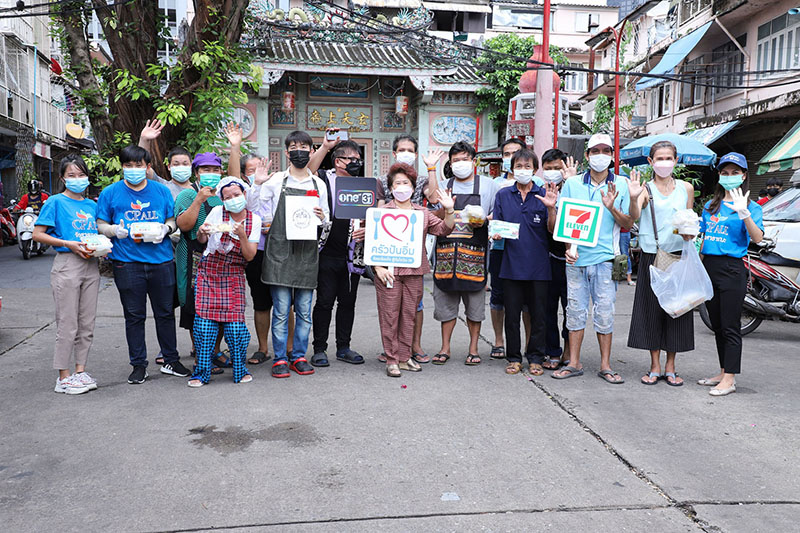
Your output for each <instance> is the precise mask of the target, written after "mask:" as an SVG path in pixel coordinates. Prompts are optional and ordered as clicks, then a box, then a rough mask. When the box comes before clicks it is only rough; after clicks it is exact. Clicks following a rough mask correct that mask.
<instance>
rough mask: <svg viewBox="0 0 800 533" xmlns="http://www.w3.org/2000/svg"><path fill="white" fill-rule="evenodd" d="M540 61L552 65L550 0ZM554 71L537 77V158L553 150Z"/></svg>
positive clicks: (540, 73)
mask: <svg viewBox="0 0 800 533" xmlns="http://www.w3.org/2000/svg"><path fill="white" fill-rule="evenodd" d="M540 55H541V57H540V58H539V59H540V61H542V62H544V63H550V62H551V59H550V0H544V16H543V20H542V52H541V54H540ZM553 117H554V115H553V71H552V70H549V69H548V70H538V71H537V76H536V110H535V112H534V115H533V127H534V131H533V151H534V152H535V153H536V155H537V157H541V156H542V154H543V153H544V152H545V151H547V150H549V149H550V148H553Z"/></svg>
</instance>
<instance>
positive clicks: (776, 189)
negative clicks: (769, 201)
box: [767, 187, 781, 197]
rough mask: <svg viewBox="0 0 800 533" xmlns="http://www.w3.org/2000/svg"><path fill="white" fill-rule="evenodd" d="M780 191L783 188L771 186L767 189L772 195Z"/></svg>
mask: <svg viewBox="0 0 800 533" xmlns="http://www.w3.org/2000/svg"><path fill="white" fill-rule="evenodd" d="M779 192H781V190H780V189H779V188H777V187H770V188H768V189H767V195H768V196H770V197H771V196H777V195H778V193H779Z"/></svg>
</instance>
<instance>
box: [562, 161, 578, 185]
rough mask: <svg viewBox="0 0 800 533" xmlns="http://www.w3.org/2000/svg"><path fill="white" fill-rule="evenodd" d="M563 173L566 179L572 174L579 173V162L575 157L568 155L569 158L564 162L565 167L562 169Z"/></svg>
mask: <svg viewBox="0 0 800 533" xmlns="http://www.w3.org/2000/svg"><path fill="white" fill-rule="evenodd" d="M561 174H562V175H563V176H564V179H565V180H566V179H567V178H571V177H572V176H577V175H578V163H576V162H575V158H574V157H572V156H568V157H567V160H566V162H565V163H564V168H562V169H561Z"/></svg>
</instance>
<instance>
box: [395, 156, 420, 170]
mask: <svg viewBox="0 0 800 533" xmlns="http://www.w3.org/2000/svg"><path fill="white" fill-rule="evenodd" d="M395 160H397V162H398V163H404V164H406V165H409V166H412V167H413V166H414V161H416V160H417V154H415V153H412V152H397V155H396V156H395Z"/></svg>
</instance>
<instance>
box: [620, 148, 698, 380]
mask: <svg viewBox="0 0 800 533" xmlns="http://www.w3.org/2000/svg"><path fill="white" fill-rule="evenodd" d="M647 161H648V163H649V164H650V166H651V167H652V168H653V179H652V181H650V182H649V183H648V184H647V185H646V187H645V188H646V190H645V193H643V194H642V195H641V196H639V200H638V202H636V203H635V204H633V205H631V216H633V215H636V214H637V213H638V212H639V211H641V215H640V219H639V244H640V246H641V248H642V255H641V258H640V260H639V270H638V274H637V278H638V280H639V282H638V283H637V284H636V294H635V296H634V299H633V311H632V314H631V324H630V329H629V331H628V347H630V348H637V349H640V350H647V351H649V352H650V371H649V373H648V374H646V375H644V376H643V377H642V379H641V381H642V383H644V384H645V385H655V384H656V383H658V381H659V380H660V379H663V380H665V381H666V382H667V384H668V385H671V386H673V387H679V386H681V385H683V379H681V377H680V376H678V375H677V373H676V371H675V356H676V354H677V353H678V352H689V351H691V350H694V318H693V317H692V313H687V314H685V315H682V316H680V317H678V318H672V317H670V316H669V315H668V314H667V313H666V312H665V311H664V310H663V309H662V308H661V305H660V304H659V303H658V298H657V297H656V295H655V293H653V289H652V287H651V285H650V265H652V264H654V263H655V259H656V252H657V251H658V249H659V248H660V249H661V250H663V251H665V252H669V253H673V254H678V255H680V252H681V248H682V247H683V241H684V240H691V239H692V237H691V236H688V235H687V236H684V237H683V238H681V236H680V235H677V234H675V233H674V232H673V229H674V227H673V225H672V217H673V216H674V215H675V213H676V212H677V211H682V210H684V209H691V208H692V206H693V205H694V187H692V185H691V184H690V183H687V182H685V181H682V180H678V179H675V178H674V177H673V176H672V172H673V169H674V168H675V164H676V163H677V161H678V150H677V148H676V147H675V145H674V144H672V143H671V142H669V141H660V142H657V143H654V144H653V146H651V147H650V157H648V159H647ZM631 178H632V180H633V181H635V180H638V179H639V176H638V173H636V172H635V171H634V172H632V173H631ZM654 220H655V227H654V226H653V221H654ZM662 350H663V351H664V352H666V354H667V359H666V366H665V367H664V372H662V369H661V352H662Z"/></svg>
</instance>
